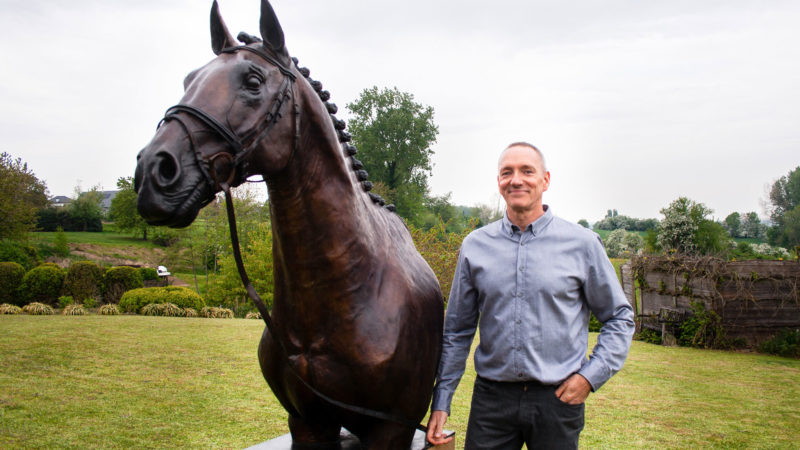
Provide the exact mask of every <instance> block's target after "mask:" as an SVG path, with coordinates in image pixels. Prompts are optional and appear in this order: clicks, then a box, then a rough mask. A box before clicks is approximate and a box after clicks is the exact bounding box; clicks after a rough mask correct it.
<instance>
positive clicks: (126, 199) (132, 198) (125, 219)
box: [109, 177, 150, 241]
mask: <svg viewBox="0 0 800 450" xmlns="http://www.w3.org/2000/svg"><path fill="white" fill-rule="evenodd" d="M117 189H119V192H117V195H116V196H114V198H113V199H111V208H110V209H109V214H110V216H111V220H113V221H114V227H115V228H116V230H117V232H133V233H136V234H141V235H142V239H143V240H145V241H146V240H147V231H148V230H149V229H150V226H149V225H147V222H145V220H144V218H142V216H140V215H139V211H138V210H137V209H136V191H135V190H134V188H133V177H120V178H119V179H118V180H117Z"/></svg>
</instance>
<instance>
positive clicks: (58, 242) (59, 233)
mask: <svg viewBox="0 0 800 450" xmlns="http://www.w3.org/2000/svg"><path fill="white" fill-rule="evenodd" d="M53 251H54V252H55V254H56V255H58V256H60V257H62V258H66V257H67V256H69V242H68V241H67V235H66V233H64V229H63V228H61V227H58V229H57V230H56V236H55V242H54V244H53Z"/></svg>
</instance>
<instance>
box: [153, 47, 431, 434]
mask: <svg viewBox="0 0 800 450" xmlns="http://www.w3.org/2000/svg"><path fill="white" fill-rule="evenodd" d="M240 50H244V51H248V52H251V53H255V54H256V55H258V56H260V57H261V58H262V59H264V60H266V61H267V62H269V63H271V64H273V65H274V66H275V67H277V68H278V70H279V71H280V72H281V73H282V74H283V75H284V79H283V81H282V83H281V87H280V89H279V90H278V95H277V96H276V98H275V100H273V102H272V105H270V108H269V110H268V111H267V114H266V115H265V116H264V119H263V120H262V121H261V122H259V125H257V126H256V128H255V129H254V130H252V131H250V132H248V133H247V135H245V136H242V137H240V136H238V135H237V134H236V133H235V132H234V131H233V130H231V129H230V128H229V127H227V126H225V125H223V124H221V123H220V122H219V121H218V120H216V119H215V118H214V117H212V116H211V115H210V114H208V113H206V112H205V111H203V110H202V109H200V108H195V107H194V106H190V105H182V104H177V105H175V106H172V107H170V108H169V109H167V112H166V113H165V114H164V118H163V119H161V121H160V122H159V124H158V126H159V127H161V125H162V124H164V123H166V122H168V121H170V120H174V121H176V122H177V123H178V124H180V126H181V127H182V128H183V130H184V132H185V133H186V135H187V136H188V138H189V144H190V145H191V149H192V152H193V154H194V156H195V160H196V161H197V165H198V167H199V168H200V170H201V172H202V173H203V176H204V177H205V180H206V183H208V185H209V187H211V188H212V191H211V192H217V191H218V190H222V191H224V192H225V208H226V210H227V213H228V227H229V228H230V233H231V244H232V245H231V246H232V248H233V257H234V260H235V261H236V268H237V270H238V271H239V277H240V278H241V279H242V283H243V284H244V287H245V290H246V291H247V294H248V295H249V296H250V299H252V300H253V303H254V304H255V306H256V308H257V309H258V311H259V313H260V314H261V318H262V319H263V320H264V323H265V324H266V326H267V329H268V330H269V332H270V334H271V335H272V336H273V339H274V340H275V342H277V344H278V346H279V347H280V349H281V351H282V352H283V355H284V358H285V359H286V362H287V367H288V368H289V371H290V372H291V373H292V374H293V375H294V376H295V378H297V379H298V380H299V381H300V382H301V383H302V384H303V385H304V386H305V387H306V388H307V389H308V390H310V391H311V392H313V393H314V394H315V395H316V396H318V397H320V398H321V399H323V400H325V401H326V402H328V403H330V404H332V405H334V406H338V407H340V408H342V409H345V410H348V411H351V412H354V413H357V414H361V415H365V416H370V417H374V418H376V419H381V420H387V421H391V422H396V423H399V424H402V425H405V426H407V427H409V428H416V429H418V430H421V431H423V432H426V431H427V427H425V426H423V425H421V424H417V423H415V422H414V421H411V420H408V419H406V418H404V417H398V416H394V415H392V414H388V413H385V412H382V411H375V410H373V409H369V408H364V407H361V406H355V405H350V404H348V403H344V402H341V401H339V400H336V399H333V398H331V397H329V396H327V395H325V394H323V393H322V392H320V391H318V390H317V389H316V388H315V387H314V386H311V385H310V384H309V383H308V382H307V381H306V380H305V379H303V377H301V376H300V374H299V373H297V371H296V370H295V369H294V367H293V366H292V364H291V361H289V353H288V351H287V349H286V346H285V344H284V342H283V340H282V339H281V338H280V335H279V334H277V333H276V332H275V325H274V323H273V322H272V317H271V316H270V314H269V311H268V310H267V306H266V305H265V304H264V301H263V300H262V299H261V297H260V296H259V295H258V293H257V292H256V290H255V287H253V283H251V282H250V278H249V277H248V276H247V272H246V271H245V268H244V263H243V261H242V254H241V249H240V245H239V234H238V232H237V227H236V213H235V212H234V209H233V198H232V196H231V191H230V188H231V185H232V184H233V182H234V181H235V180H236V174H237V173H244V171H243V170H242V168H241V166H242V165H243V164H245V161H246V158H247V157H248V156H249V154H250V153H251V152H252V151H253V150H254V149H255V148H256V147H257V146H258V144H259V142H260V141H261V140H262V139H263V138H264V137H265V136H266V135H267V134H268V133H269V131H270V130H271V129H272V127H274V126H275V125H276V124H277V123H278V122H279V121H280V120H281V118H282V117H283V115H282V114H281V111H282V110H283V107H284V105H285V104H286V103H287V101H288V100H289V99H290V98H291V99H292V104H293V109H294V131H295V133H294V142H293V145H292V154H290V156H289V158H290V159H291V157H292V156H293V154H294V153H296V151H297V147H298V145H299V142H300V108H299V105H298V103H297V95H296V93H295V89H294V82H295V81H296V78H297V77H296V75H295V74H294V72H292V71H291V69H289V68H288V67H286V66H285V65H284V64H283V63H282V62H281V61H279V60H278V59H277V58H275V57H273V56H272V55H270V54H268V53H266V52H264V51H262V50H260V49H258V48H255V47H249V46H246V45H242V46H236V47H229V48H225V49H223V50H222V51H221V53H236V52H237V51H240ZM181 113H183V114H187V115H189V116H191V117H193V118H194V119H196V120H198V121H200V122H202V123H203V124H205V125H206V126H207V127H208V128H209V129H210V130H212V131H214V133H215V134H216V135H217V136H219V137H220V138H222V139H223V140H224V141H225V142H227V143H228V145H229V146H230V150H231V152H228V151H221V152H218V153H215V154H213V155H210V156H206V155H204V154H202V153H201V152H200V151H199V149H198V146H197V145H195V142H194V139H193V138H192V133H191V131H190V129H189V127H188V126H187V125H186V123H185V122H184V121H183V119H182V118H181V117H180V115H179V114H181ZM220 163H223V164H225V165H226V167H224V169H226V170H227V171H228V174H227V176H226V177H225V178H223V179H222V180H220V179H219V177H218V171H217V165H218V164H220Z"/></svg>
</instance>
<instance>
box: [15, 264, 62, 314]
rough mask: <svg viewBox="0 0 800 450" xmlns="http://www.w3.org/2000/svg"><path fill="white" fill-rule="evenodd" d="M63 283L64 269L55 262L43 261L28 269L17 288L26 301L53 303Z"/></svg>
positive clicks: (55, 301)
mask: <svg viewBox="0 0 800 450" xmlns="http://www.w3.org/2000/svg"><path fill="white" fill-rule="evenodd" d="M63 284H64V271H63V270H62V269H61V268H60V267H58V266H57V265H55V264H49V263H45V264H42V265H40V266H38V267H35V268H33V269H31V270H30V271H28V273H26V274H25V276H24V277H23V278H22V284H21V285H20V288H19V289H20V294H21V296H22V298H23V299H24V300H25V301H26V302H39V303H46V304H48V305H55V304H57V302H58V296H59V295H60V294H61V286H62V285H63Z"/></svg>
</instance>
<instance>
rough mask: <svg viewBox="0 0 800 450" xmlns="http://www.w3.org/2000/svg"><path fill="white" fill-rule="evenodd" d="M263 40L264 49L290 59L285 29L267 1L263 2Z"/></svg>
mask: <svg viewBox="0 0 800 450" xmlns="http://www.w3.org/2000/svg"><path fill="white" fill-rule="evenodd" d="M261 39H263V40H264V47H266V48H268V49H270V50H272V51H273V52H275V53H276V54H277V55H280V56H286V58H287V59H288V57H289V53H288V52H287V51H286V46H285V44H286V42H285V41H284V39H283V29H282V28H281V24H280V22H278V16H276V15H275V11H274V10H273V9H272V5H270V4H269V2H268V1H267V0H261Z"/></svg>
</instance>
